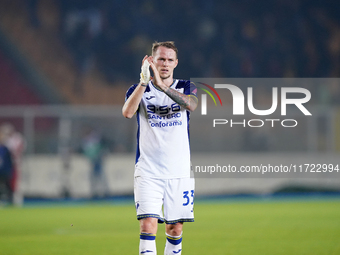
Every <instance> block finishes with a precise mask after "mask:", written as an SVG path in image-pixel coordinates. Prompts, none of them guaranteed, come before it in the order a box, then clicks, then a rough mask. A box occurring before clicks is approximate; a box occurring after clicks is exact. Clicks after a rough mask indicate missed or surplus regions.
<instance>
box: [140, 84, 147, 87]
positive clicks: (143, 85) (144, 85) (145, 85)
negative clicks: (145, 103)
mask: <svg viewBox="0 0 340 255" xmlns="http://www.w3.org/2000/svg"><path fill="white" fill-rule="evenodd" d="M140 85H141V86H142V87H147V86H148V84H142V83H141V84H140Z"/></svg>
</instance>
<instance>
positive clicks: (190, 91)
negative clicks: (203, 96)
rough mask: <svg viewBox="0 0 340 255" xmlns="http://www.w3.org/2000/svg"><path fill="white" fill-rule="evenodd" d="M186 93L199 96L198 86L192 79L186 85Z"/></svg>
mask: <svg viewBox="0 0 340 255" xmlns="http://www.w3.org/2000/svg"><path fill="white" fill-rule="evenodd" d="M184 94H185V95H192V96H195V97H197V87H196V85H195V84H194V83H193V82H191V81H186V83H185V87H184Z"/></svg>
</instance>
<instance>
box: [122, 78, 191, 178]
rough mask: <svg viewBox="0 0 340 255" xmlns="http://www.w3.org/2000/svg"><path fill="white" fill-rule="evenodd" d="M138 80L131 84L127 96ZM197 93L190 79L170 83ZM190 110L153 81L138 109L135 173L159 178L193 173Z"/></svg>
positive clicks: (180, 88)
mask: <svg viewBox="0 0 340 255" xmlns="http://www.w3.org/2000/svg"><path fill="white" fill-rule="evenodd" d="M137 85H138V84H135V85H133V86H131V87H130V89H129V90H128V91H127V93H126V99H127V98H128V97H129V96H130V95H131V94H132V92H133V91H134V90H135V88H136V87H137ZM170 87H171V88H173V89H175V90H177V91H178V92H181V93H183V94H186V95H193V96H195V97H197V95H196V93H197V89H196V87H195V85H194V84H193V83H190V81H187V80H175V81H174V83H173V84H172V85H171V86H170ZM189 119H190V112H189V111H188V110H186V109H184V108H183V107H180V106H179V105H178V104H177V103H176V102H175V101H173V100H172V99H171V98H170V97H169V96H167V95H166V94H165V93H164V92H162V91H160V90H159V89H157V88H156V87H155V86H154V85H153V83H152V82H151V81H150V82H149V83H148V86H147V88H146V90H145V92H144V95H143V97H142V100H141V102H140V104H139V108H138V110H137V122H138V131H137V153H136V165H135V176H145V177H152V178H159V179H171V178H184V177H190V144H189Z"/></svg>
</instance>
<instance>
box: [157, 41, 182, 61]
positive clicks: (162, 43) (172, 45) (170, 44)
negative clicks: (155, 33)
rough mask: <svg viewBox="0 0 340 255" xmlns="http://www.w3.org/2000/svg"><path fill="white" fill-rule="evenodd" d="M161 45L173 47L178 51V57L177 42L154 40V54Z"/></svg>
mask: <svg viewBox="0 0 340 255" xmlns="http://www.w3.org/2000/svg"><path fill="white" fill-rule="evenodd" d="M159 46H163V47H166V48H168V49H173V50H174V51H175V52H176V58H178V49H177V47H176V46H175V42H173V41H166V42H154V43H153V44H152V55H154V54H155V53H156V51H157V49H158V47H159Z"/></svg>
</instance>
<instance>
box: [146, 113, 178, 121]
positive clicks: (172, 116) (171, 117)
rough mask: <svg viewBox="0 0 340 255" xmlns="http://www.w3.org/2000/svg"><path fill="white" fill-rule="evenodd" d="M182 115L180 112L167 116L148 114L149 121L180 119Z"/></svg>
mask: <svg viewBox="0 0 340 255" xmlns="http://www.w3.org/2000/svg"><path fill="white" fill-rule="evenodd" d="M181 116H182V114H181V113H180V112H178V113H171V114H167V115H157V114H148V119H149V120H151V119H156V120H165V119H175V118H180V117H181Z"/></svg>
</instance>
